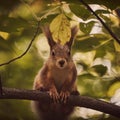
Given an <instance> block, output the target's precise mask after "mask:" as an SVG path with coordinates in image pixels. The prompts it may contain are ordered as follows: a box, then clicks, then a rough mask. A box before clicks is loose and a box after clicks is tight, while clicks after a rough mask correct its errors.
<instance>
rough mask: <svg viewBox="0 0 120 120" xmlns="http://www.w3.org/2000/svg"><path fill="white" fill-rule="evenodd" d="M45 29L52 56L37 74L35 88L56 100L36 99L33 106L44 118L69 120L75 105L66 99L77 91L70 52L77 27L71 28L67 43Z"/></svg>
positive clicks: (47, 119) (44, 119) (45, 119)
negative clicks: (67, 102) (53, 36)
mask: <svg viewBox="0 0 120 120" xmlns="http://www.w3.org/2000/svg"><path fill="white" fill-rule="evenodd" d="M43 31H44V33H45V35H46V37H47V40H48V43H49V45H50V57H49V58H48V60H47V62H46V63H45V64H44V65H43V67H42V68H41V70H40V71H39V73H38V74H37V76H36V78H35V80H34V85H33V89H35V90H41V91H46V92H48V93H49V95H50V97H51V98H52V99H53V101H54V102H53V103H45V102H44V101H38V102H37V101H36V102H33V107H34V109H35V112H36V113H37V114H38V116H39V117H40V119H42V120H67V119H68V116H69V115H70V114H71V112H72V111H73V108H74V107H72V106H68V105H66V100H67V98H68V97H69V95H70V94H72V93H76V92H77V87H76V76H77V71H76V67H75V65H74V63H73V60H72V57H71V54H70V51H71V46H72V42H73V39H74V37H75V35H76V33H77V28H76V27H74V28H72V29H71V39H70V41H69V42H67V43H66V44H65V45H61V44H60V43H56V42H54V40H53V39H52V35H51V32H50V30H49V27H45V28H44V29H43ZM59 101H61V102H60V103H59Z"/></svg>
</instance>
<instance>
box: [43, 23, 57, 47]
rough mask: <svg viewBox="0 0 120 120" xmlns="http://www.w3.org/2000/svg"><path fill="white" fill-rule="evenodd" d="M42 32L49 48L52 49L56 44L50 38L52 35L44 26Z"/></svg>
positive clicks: (47, 27)
mask: <svg viewBox="0 0 120 120" xmlns="http://www.w3.org/2000/svg"><path fill="white" fill-rule="evenodd" d="M42 31H43V33H44V34H45V36H46V37H47V40H48V44H49V45H50V48H51V49H52V47H53V46H54V45H55V44H56V42H55V41H54V40H53V38H52V34H51V32H50V29H49V26H48V25H46V26H45V27H42Z"/></svg>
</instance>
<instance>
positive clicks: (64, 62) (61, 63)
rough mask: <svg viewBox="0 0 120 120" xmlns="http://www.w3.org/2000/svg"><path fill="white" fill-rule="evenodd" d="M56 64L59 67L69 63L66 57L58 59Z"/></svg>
mask: <svg viewBox="0 0 120 120" xmlns="http://www.w3.org/2000/svg"><path fill="white" fill-rule="evenodd" d="M56 65H57V67H58V68H64V67H65V66H66V65H67V62H66V59H64V58H60V59H58V60H57V63H56Z"/></svg>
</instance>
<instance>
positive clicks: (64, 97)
mask: <svg viewBox="0 0 120 120" xmlns="http://www.w3.org/2000/svg"><path fill="white" fill-rule="evenodd" d="M69 96H70V92H69V91H61V92H60V100H61V102H64V103H66V101H67V99H68V97H69Z"/></svg>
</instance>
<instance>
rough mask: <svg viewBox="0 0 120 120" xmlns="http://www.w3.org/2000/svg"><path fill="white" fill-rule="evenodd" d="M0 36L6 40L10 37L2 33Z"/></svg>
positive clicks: (0, 32)
mask: <svg viewBox="0 0 120 120" xmlns="http://www.w3.org/2000/svg"><path fill="white" fill-rule="evenodd" d="M0 36H1V37H2V38H4V39H5V40H7V38H8V36H9V33H7V32H2V31H0Z"/></svg>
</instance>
